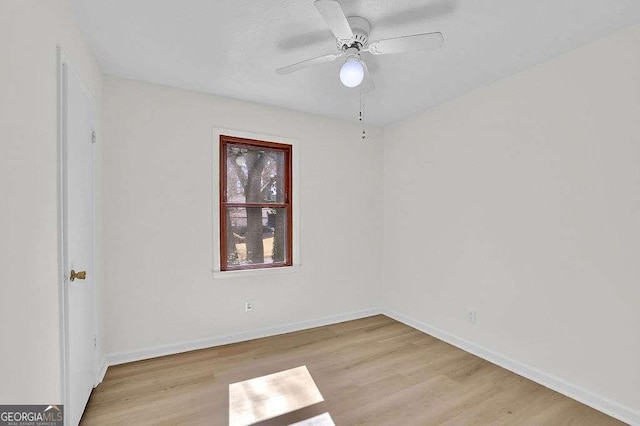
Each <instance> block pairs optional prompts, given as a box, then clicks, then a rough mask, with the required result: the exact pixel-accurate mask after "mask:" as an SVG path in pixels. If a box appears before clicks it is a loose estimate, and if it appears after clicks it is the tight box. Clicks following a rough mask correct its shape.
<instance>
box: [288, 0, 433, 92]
mask: <svg viewBox="0 0 640 426" xmlns="http://www.w3.org/2000/svg"><path fill="white" fill-rule="evenodd" d="M314 5H315V7H316V9H318V12H320V15H322V17H323V18H324V21H325V22H326V24H327V26H328V27H329V29H330V30H331V32H332V33H333V35H334V36H335V37H336V47H337V49H338V51H337V52H336V53H329V54H327V55H323V56H319V57H317V58H312V59H307V60H306V61H302V62H298V63H295V64H292V65H289V66H286V67H283V68H278V69H277V70H276V72H277V73H278V74H281V75H284V74H289V73H292V72H295V71H299V70H301V69H304V68H307V67H310V66H313V65H318V64H322V63H325V62H332V61H335V60H336V59H338V58H343V57H346V60H345V62H344V64H343V65H342V67H341V68H340V81H341V82H342V84H344V85H345V86H347V87H357V86H360V84H362V87H361V90H362V92H369V91H371V90H373V89H374V88H375V85H374V84H373V80H372V78H371V75H370V74H369V70H368V69H367V64H366V63H365V62H364V60H363V59H362V57H361V53H362V52H369V53H371V54H373V55H387V54H392V53H405V52H412V51H421V50H422V51H424V50H432V49H437V48H439V47H440V46H442V43H443V42H444V37H443V36H442V33H439V32H434V33H424V34H414V35H410V36H404V37H397V38H389V39H385V40H377V41H372V42H369V33H370V32H371V24H370V23H369V21H367V20H366V19H364V18H361V17H359V16H350V17H348V18H347V17H346V15H345V14H344V11H343V10H342V7H341V6H340V2H338V1H337V0H316V1H315V2H314Z"/></svg>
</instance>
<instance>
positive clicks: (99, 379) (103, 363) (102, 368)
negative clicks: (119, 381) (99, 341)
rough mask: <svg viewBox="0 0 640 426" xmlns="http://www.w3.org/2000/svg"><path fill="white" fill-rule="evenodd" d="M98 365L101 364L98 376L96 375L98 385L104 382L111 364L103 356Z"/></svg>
mask: <svg viewBox="0 0 640 426" xmlns="http://www.w3.org/2000/svg"><path fill="white" fill-rule="evenodd" d="M98 365H99V366H100V369H99V370H98V376H97V377H96V386H98V385H99V384H100V383H102V381H103V380H104V375H105V374H107V368H109V364H107V359H106V358H103V359H102V360H101V362H99V364H98ZM94 387H95V386H94Z"/></svg>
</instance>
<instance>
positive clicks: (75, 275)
mask: <svg viewBox="0 0 640 426" xmlns="http://www.w3.org/2000/svg"><path fill="white" fill-rule="evenodd" d="M76 278H77V279H79V280H86V279H87V271H80V272H76V271H74V270H73V269H72V270H71V276H70V277H69V279H70V280H71V281H75V279H76Z"/></svg>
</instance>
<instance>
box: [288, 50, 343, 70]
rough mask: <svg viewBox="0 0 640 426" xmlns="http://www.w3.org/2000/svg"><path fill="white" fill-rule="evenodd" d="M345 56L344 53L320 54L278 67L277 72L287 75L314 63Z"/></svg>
mask: <svg viewBox="0 0 640 426" xmlns="http://www.w3.org/2000/svg"><path fill="white" fill-rule="evenodd" d="M341 56H344V53H338V54H333V53H330V54H328V55H324V56H318V57H317V58H313V59H307V60H306V61H302V62H298V63H296V64H293V65H289V66H286V67H282V68H278V69H277V70H276V72H277V73H278V74H280V75H285V74H290V73H292V72H296V71H299V70H301V69H304V68H307V67H310V66H313V65H318V64H323V63H325V62H331V61H335V60H336V59H338V58H339V57H341Z"/></svg>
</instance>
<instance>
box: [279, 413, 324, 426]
mask: <svg viewBox="0 0 640 426" xmlns="http://www.w3.org/2000/svg"><path fill="white" fill-rule="evenodd" d="M289 426H336V424H335V423H334V422H333V419H332V418H331V415H330V414H329V413H322V414H320V415H319V416H315V417H311V418H310V419H307V420H303V421H301V422H298V423H293V424H290V425H289Z"/></svg>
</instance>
